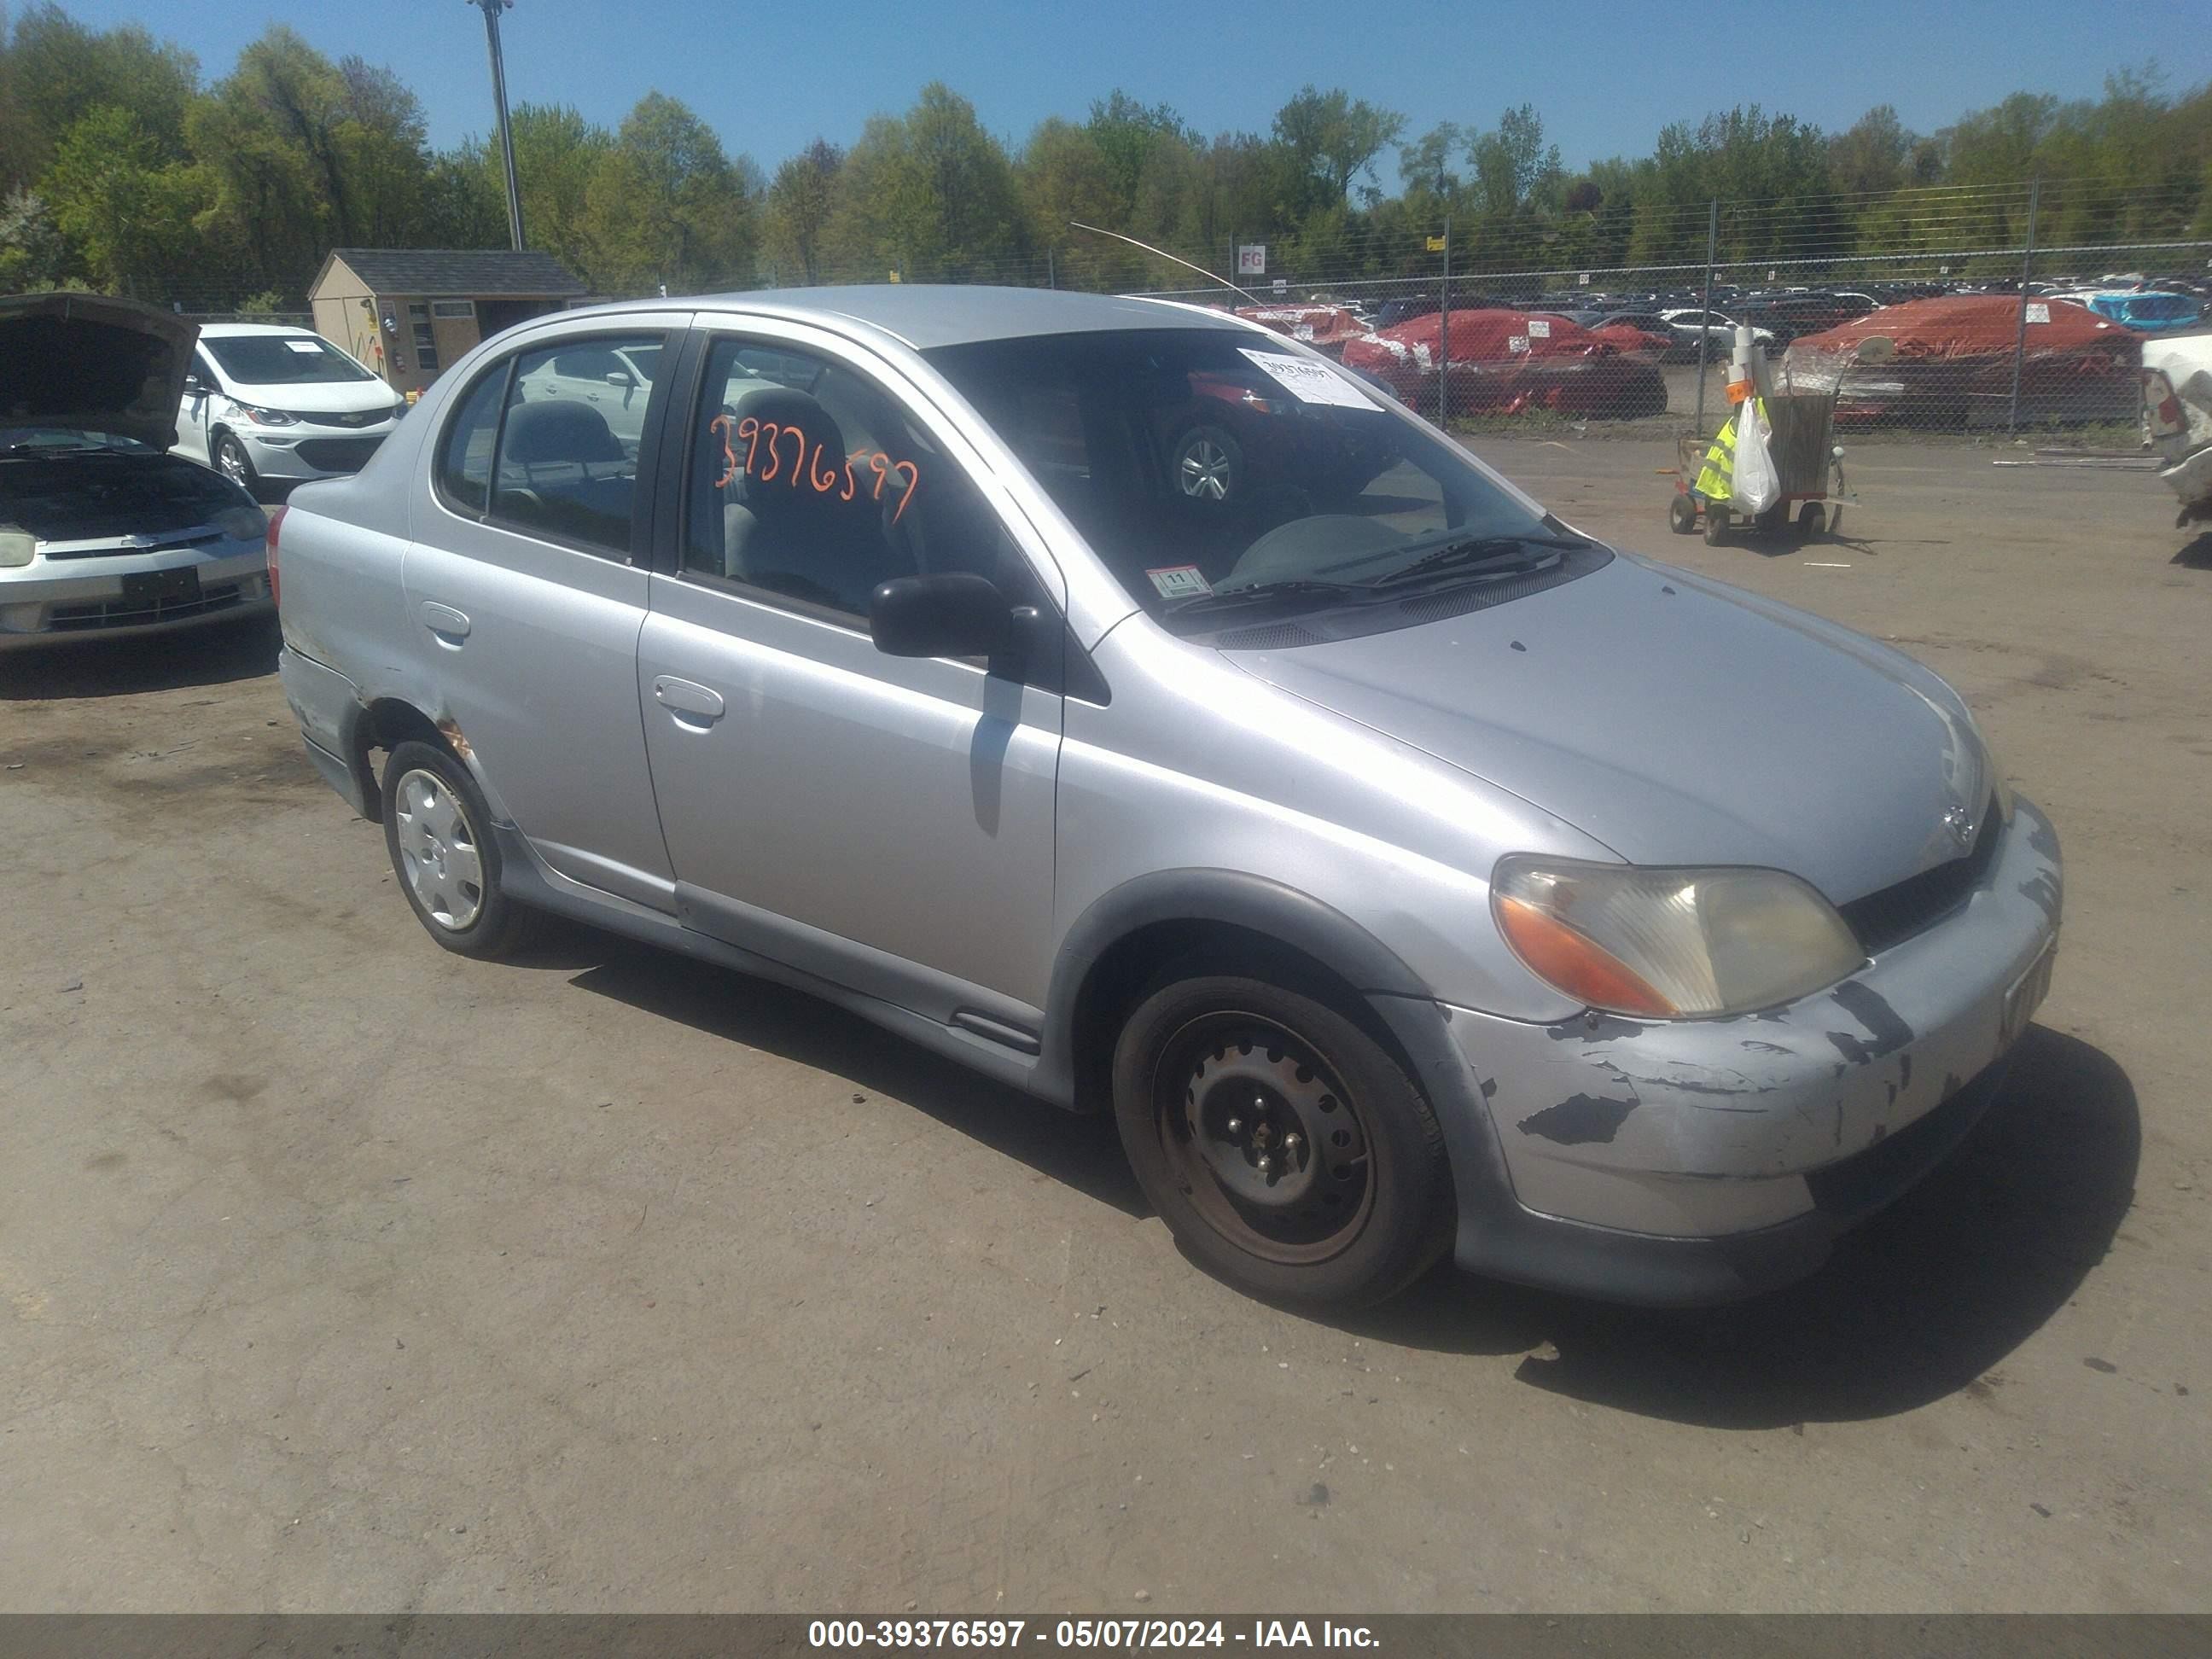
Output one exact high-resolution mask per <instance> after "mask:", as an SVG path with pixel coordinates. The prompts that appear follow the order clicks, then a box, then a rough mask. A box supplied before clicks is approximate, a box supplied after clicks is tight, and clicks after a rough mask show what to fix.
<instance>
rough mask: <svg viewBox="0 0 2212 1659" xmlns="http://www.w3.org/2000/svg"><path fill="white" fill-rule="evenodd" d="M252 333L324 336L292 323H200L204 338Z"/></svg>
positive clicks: (230, 338)
mask: <svg viewBox="0 0 2212 1659" xmlns="http://www.w3.org/2000/svg"><path fill="white" fill-rule="evenodd" d="M252 334H289V335H293V336H295V337H296V336H299V335H303V334H304V335H307V336H310V337H313V338H315V339H318V340H319V339H320V338H322V336H321V335H319V334H317V333H316V332H315V331H314V330H313V329H312V328H300V327H297V326H295V325H293V324H290V323H202V324H201V325H200V338H202V339H203V340H234V339H242V338H244V337H246V336H247V335H252Z"/></svg>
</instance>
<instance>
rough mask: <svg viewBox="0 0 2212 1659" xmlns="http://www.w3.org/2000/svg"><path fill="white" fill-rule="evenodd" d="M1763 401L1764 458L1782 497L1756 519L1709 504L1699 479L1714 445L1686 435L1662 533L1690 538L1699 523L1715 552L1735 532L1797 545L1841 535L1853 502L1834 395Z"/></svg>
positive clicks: (1770, 396) (1679, 445) (1778, 395)
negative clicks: (1790, 538)
mask: <svg viewBox="0 0 2212 1659" xmlns="http://www.w3.org/2000/svg"><path fill="white" fill-rule="evenodd" d="M1763 401H1764V403H1765V409H1766V419H1767V424H1768V425H1769V426H1770V427H1771V428H1772V435H1771V436H1770V437H1769V438H1768V439H1767V453H1768V454H1769V456H1770V457H1771V459H1773V462H1774V470H1775V472H1776V475H1777V476H1778V477H1779V479H1780V480H1781V483H1782V493H1781V495H1779V496H1778V497H1777V498H1776V500H1775V501H1774V503H1773V505H1771V507H1767V508H1766V509H1765V511H1764V512H1762V513H1756V514H1753V513H1745V512H1743V511H1741V509H1740V508H1738V507H1736V506H1735V503H1734V501H1708V500H1707V499H1706V498H1705V496H1704V495H1700V494H1699V493H1698V490H1697V489H1696V480H1697V477H1698V475H1699V472H1701V471H1704V468H1705V453H1706V452H1707V450H1709V449H1710V448H1711V447H1712V442H1713V441H1712V440H1711V439H1709V438H1700V437H1697V436H1695V435H1686V436H1684V437H1682V438H1680V439H1679V440H1678V441H1677V442H1676V452H1675V453H1676V463H1675V467H1674V499H1673V500H1672V501H1668V503H1667V527H1668V529H1669V530H1672V531H1673V532H1674V533H1675V534H1676V535H1678V536H1687V535H1692V534H1693V533H1695V532H1696V531H1697V530H1698V528H1699V526H1700V525H1703V526H1704V527H1705V544H1706V545H1707V546H1708V547H1717V546H1719V545H1720V544H1722V543H1723V541H1725V540H1726V539H1727V538H1728V537H1729V534H1730V532H1733V531H1735V530H1738V529H1741V530H1744V531H1747V532H1750V533H1752V534H1753V535H1759V536H1778V535H1782V534H1784V533H1785V532H1787V533H1794V535H1795V537H1796V540H1798V541H1799V542H1810V541H1816V540H1818V539H1819V538H1820V537H1822V536H1825V535H1837V534H1840V533H1841V531H1842V526H1843V521H1844V503H1845V502H1846V501H1849V500H1850V497H1849V496H1848V495H1845V494H1844V452H1843V451H1842V450H1841V449H1839V448H1838V447H1836V398H1835V394H1834V393H1833V392H1769V393H1767V394H1766V395H1765V398H1764V400H1763ZM1740 409H1741V405H1739V410H1740Z"/></svg>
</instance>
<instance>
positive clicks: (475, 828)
mask: <svg viewBox="0 0 2212 1659" xmlns="http://www.w3.org/2000/svg"><path fill="white" fill-rule="evenodd" d="M384 846H385V850H386V852H387V853H388V854H390V855H391V858H392V877H393V878H394V879H395V880H397V881H398V884H399V890H400V891H401V892H402V893H404V895H405V896H406V898H407V903H408V906H409V908H411V909H412V910H413V911H414V912H415V919H416V921H420V922H421V923H422V927H423V929H424V931H425V932H427V933H428V934H429V935H430V937H431V938H432V939H435V940H437V941H438V943H439V944H441V945H443V946H445V948H446V949H447V950H448V951H453V953H454V954H455V955H456V956H464V957H477V958H479V959H482V960H486V961H489V960H494V959H496V958H498V957H505V956H509V955H512V954H513V953H514V952H515V951H519V950H520V949H521V948H522V947H523V946H524V945H526V944H527V943H528V942H529V941H530V939H531V938H532V935H533V934H534V933H536V931H537V924H538V921H539V920H540V916H539V914H538V912H537V911H535V910H532V909H531V908H528V907H527V906H526V905H521V904H518V903H516V902H514V901H513V899H512V898H510V897H508V896H507V894H506V893H505V892H504V891H502V890H501V886H500V874H501V864H500V856H499V843H498V842H496V841H495V840H494V839H493V838H492V836H491V810H490V808H489V807H488V806H487V805H485V804H484V798H483V791H482V790H480V789H478V788H477V781H476V780H475V779H474V778H472V777H471V776H470V775H469V769H468V768H467V767H465V766H464V765H462V764H461V763H460V762H459V761H458V760H456V759H454V757H453V755H452V754H451V752H449V751H448V750H444V749H440V748H434V747H433V746H432V745H431V744H427V743H418V742H412V741H410V742H407V743H403V744H398V745H397V746H396V747H394V748H393V750H392V755H391V757H390V758H389V759H388V760H386V762H385V765H384Z"/></svg>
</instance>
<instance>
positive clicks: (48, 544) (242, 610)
mask: <svg viewBox="0 0 2212 1659" xmlns="http://www.w3.org/2000/svg"><path fill="white" fill-rule="evenodd" d="M194 333H195V329H194V327H193V325H191V324H190V323H188V322H185V321H184V320H182V319H179V318H177V317H174V316H172V315H170V314H169V313H166V312H161V311H156V310H155V309H154V308H153V307H150V306H143V305H140V304H138V303H137V302H136V301H130V300H116V299H110V298H107V297H106V296H104V295H93V294H33V295H15V296H13V297H10V298H6V299H0V650H4V649H7V648H9V647H13V646H20V645H27V644H32V643H34V642H37V641H53V640H64V639H71V638H77V637H82V636H83V635H92V634H98V635H108V636H113V635H135V634H146V633H154V632H163V631H167V630H169V629H178V628H185V627H190V626H193V625H195V624H197V623H210V622H221V621H224V620H226V619H229V618H233V617H246V616H251V615H253V614H255V613H257V612H259V613H263V614H265V613H267V612H268V611H270V609H271V607H272V598H271V595H270V587H269V577H268V555H267V550H266V547H265V544H264V538H265V536H266V533H267V523H268V521H267V519H266V516H265V515H264V513H262V510H261V508H260V507H258V505H256V504H255V502H254V500H253V498H252V496H251V495H248V494H247V493H246V491H245V490H244V489H241V488H240V486H239V485H237V484H235V483H232V482H231V481H230V480H229V479H228V478H225V477H222V475H221V474H220V473H217V472H214V471H210V470H209V469H208V468H206V467H204V466H197V465H194V464H193V463H191V461H188V460H185V459H183V458H181V457H179V456H176V455H173V454H170V453H167V452H168V449H169V447H170V445H171V444H172V443H173V441H174V440H175V436H176V416H177V398H178V392H179V387H180V386H181V385H182V383H183V380H184V375H185V364H186V363H187V362H188V361H189V358H190V354H191V349H192V337H193V335H194Z"/></svg>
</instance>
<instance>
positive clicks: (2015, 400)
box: [2005, 178, 2043, 432]
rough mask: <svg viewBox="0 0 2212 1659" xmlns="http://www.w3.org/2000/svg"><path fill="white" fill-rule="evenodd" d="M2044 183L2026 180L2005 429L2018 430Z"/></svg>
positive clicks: (2009, 430)
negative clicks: (2031, 275)
mask: <svg viewBox="0 0 2212 1659" xmlns="http://www.w3.org/2000/svg"><path fill="white" fill-rule="evenodd" d="M2042 196H2043V180H2042V179H2040V178H2035V179H2029V180H2028V181H2027V246H2025V247H2024V248H2022V249H2021V256H2020V331H2019V333H2018V334H2017V336H2016V337H2015V338H2014V340H2013V343H2012V413H2011V414H2010V415H2009V416H2008V417H2007V418H2006V421H2005V430H2006V431H2008V432H2017V431H2018V430H2020V369H2021V363H2022V362H2024V361H2025V360H2026V358H2027V277H2028V273H2029V271H2031V270H2033V269H2034V267H2035V210H2036V209H2037V208H2038V207H2039V205H2040V204H2041V200H2042Z"/></svg>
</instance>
